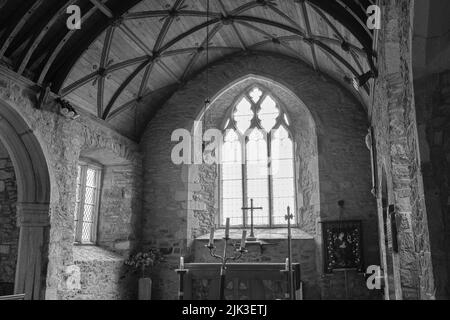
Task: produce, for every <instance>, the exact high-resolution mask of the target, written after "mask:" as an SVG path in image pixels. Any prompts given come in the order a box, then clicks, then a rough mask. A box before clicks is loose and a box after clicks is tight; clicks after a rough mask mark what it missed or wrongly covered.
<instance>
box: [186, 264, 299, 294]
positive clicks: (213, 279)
mask: <svg viewBox="0 0 450 320" xmlns="http://www.w3.org/2000/svg"><path fill="white" fill-rule="evenodd" d="M185 268H186V269H187V270H188V272H187V274H186V276H185V277H184V288H185V297H184V298H185V300H218V299H219V279H220V263H188V264H186V265H185ZM292 268H293V270H294V283H295V290H296V298H297V299H301V298H302V294H301V281H300V264H298V263H293V264H292ZM284 269H285V264H284V263H234V264H233V263H230V264H227V276H226V282H225V299H226V300H282V299H285V298H286V292H288V290H289V288H288V286H287V284H288V282H287V273H286V272H282V270H284Z"/></svg>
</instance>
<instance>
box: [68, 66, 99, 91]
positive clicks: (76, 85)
mask: <svg viewBox="0 0 450 320" xmlns="http://www.w3.org/2000/svg"><path fill="white" fill-rule="evenodd" d="M99 76H100V74H99V72H98V70H97V71H95V72H92V73H90V74H88V75H86V76H84V77H83V78H81V79H79V80H77V81H75V82H74V83H72V84H70V85H68V86H67V87H65V88H64V89H62V90H61V91H60V93H59V95H60V96H61V97H65V96H67V95H68V94H70V93H72V92H73V91H75V90H77V89H78V88H81V87H82V86H84V85H85V84H86V83H88V82H89V81H93V80H95V79H97V78H98V77H99Z"/></svg>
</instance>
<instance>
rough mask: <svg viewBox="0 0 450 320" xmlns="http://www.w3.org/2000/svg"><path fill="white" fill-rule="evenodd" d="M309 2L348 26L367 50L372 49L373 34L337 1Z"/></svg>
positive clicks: (316, 0) (318, 0)
mask: <svg viewBox="0 0 450 320" xmlns="http://www.w3.org/2000/svg"><path fill="white" fill-rule="evenodd" d="M308 2H309V3H310V4H312V5H315V6H316V7H318V8H319V9H321V10H323V11H324V12H326V13H327V14H329V15H330V16H331V17H333V18H334V19H336V20H337V21H338V22H339V23H341V24H342V25H343V26H344V27H346V28H347V29H348V30H349V31H350V32H351V33H352V34H353V35H354V36H355V37H356V39H358V41H359V42H360V43H361V44H362V46H363V47H364V49H365V50H368V52H371V51H372V41H373V38H372V36H371V35H370V34H368V33H367V30H366V28H365V27H362V26H361V24H360V23H359V22H358V21H355V19H354V16H353V15H352V14H351V13H350V12H348V11H347V10H346V9H345V8H344V7H343V6H341V5H340V4H339V3H338V2H337V1H323V0H308Z"/></svg>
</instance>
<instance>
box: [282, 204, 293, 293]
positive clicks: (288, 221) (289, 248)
mask: <svg viewBox="0 0 450 320" xmlns="http://www.w3.org/2000/svg"><path fill="white" fill-rule="evenodd" d="M293 218H294V215H293V214H292V213H291V208H290V207H287V214H286V215H285V216H284V219H286V220H287V223H288V259H289V261H288V262H289V264H288V271H289V273H288V282H289V296H290V299H291V300H294V296H295V293H294V279H293V276H292V233H291V219H293Z"/></svg>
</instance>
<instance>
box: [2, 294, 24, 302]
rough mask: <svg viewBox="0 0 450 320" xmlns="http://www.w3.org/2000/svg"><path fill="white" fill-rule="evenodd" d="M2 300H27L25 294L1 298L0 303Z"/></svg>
mask: <svg viewBox="0 0 450 320" xmlns="http://www.w3.org/2000/svg"><path fill="white" fill-rule="evenodd" d="M2 300H25V294H15V295H12V296H0V301H2Z"/></svg>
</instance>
